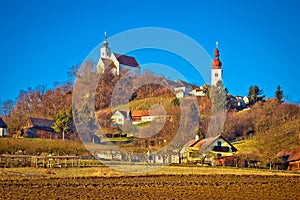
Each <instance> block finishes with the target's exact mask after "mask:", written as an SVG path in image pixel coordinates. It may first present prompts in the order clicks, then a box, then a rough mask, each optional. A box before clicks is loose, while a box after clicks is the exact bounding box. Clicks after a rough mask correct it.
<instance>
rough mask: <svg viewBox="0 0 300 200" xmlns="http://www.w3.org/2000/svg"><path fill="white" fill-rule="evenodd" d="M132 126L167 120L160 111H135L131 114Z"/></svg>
mask: <svg viewBox="0 0 300 200" xmlns="http://www.w3.org/2000/svg"><path fill="white" fill-rule="evenodd" d="M131 116H132V124H140V123H143V122H152V121H153V120H154V119H155V120H161V121H164V120H165V117H166V116H165V115H164V114H163V113H161V112H160V111H159V110H157V111H156V110H135V111H133V112H132V114H131Z"/></svg>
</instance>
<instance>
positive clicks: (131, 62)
mask: <svg viewBox="0 0 300 200" xmlns="http://www.w3.org/2000/svg"><path fill="white" fill-rule="evenodd" d="M113 54H114V55H115V57H116V59H117V60H118V62H119V63H120V64H122V65H127V66H130V67H137V68H140V66H139V64H138V63H137V61H136V59H135V58H134V57H132V56H126V55H122V54H118V53H113Z"/></svg>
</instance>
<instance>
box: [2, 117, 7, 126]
mask: <svg viewBox="0 0 300 200" xmlns="http://www.w3.org/2000/svg"><path fill="white" fill-rule="evenodd" d="M0 127H1V128H7V125H6V123H5V122H4V121H3V120H2V118H1V117H0Z"/></svg>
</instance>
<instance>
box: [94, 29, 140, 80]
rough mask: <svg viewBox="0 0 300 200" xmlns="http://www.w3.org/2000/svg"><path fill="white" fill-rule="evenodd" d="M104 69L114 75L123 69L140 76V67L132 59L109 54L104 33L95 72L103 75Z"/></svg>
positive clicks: (109, 50)
mask: <svg viewBox="0 0 300 200" xmlns="http://www.w3.org/2000/svg"><path fill="white" fill-rule="evenodd" d="M106 69H110V70H111V71H112V72H113V73H114V74H116V75H119V74H120V72H121V71H122V70H124V69H128V70H130V71H134V72H135V73H136V74H140V66H139V64H138V62H137V61H136V59H135V58H134V57H132V56H127V55H122V54H118V53H111V49H110V48H109V47H108V41H107V36H106V33H104V41H103V46H102V48H101V49H100V58H99V61H98V64H97V66H96V71H97V72H98V73H103V72H104V71H105V70H106Z"/></svg>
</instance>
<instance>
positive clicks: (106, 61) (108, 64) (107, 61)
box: [101, 58, 116, 67]
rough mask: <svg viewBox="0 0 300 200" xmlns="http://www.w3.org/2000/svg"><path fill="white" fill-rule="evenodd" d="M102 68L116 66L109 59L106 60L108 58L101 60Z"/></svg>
mask: <svg viewBox="0 0 300 200" xmlns="http://www.w3.org/2000/svg"><path fill="white" fill-rule="evenodd" d="M101 60H102V62H103V64H104V66H107V67H116V65H115V64H114V62H113V61H112V60H111V59H108V58H101Z"/></svg>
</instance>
